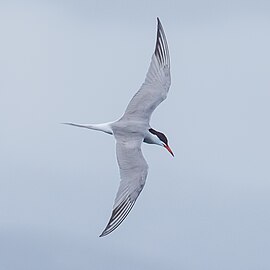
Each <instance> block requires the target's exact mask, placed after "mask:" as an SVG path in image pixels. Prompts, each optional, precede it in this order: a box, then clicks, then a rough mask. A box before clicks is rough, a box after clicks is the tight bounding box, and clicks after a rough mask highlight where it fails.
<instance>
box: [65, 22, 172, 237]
mask: <svg viewBox="0 0 270 270" xmlns="http://www.w3.org/2000/svg"><path fill="white" fill-rule="evenodd" d="M170 85H171V75H170V56H169V49H168V44H167V40H166V36H165V33H164V30H163V27H162V25H161V22H160V20H159V18H157V38H156V45H155V51H154V54H153V55H152V59H151V63H150V67H149V69H148V72H147V74H146V78H145V81H144V83H143V84H142V86H141V88H140V89H139V91H138V92H137V93H136V94H135V95H134V96H133V98H132V99H131V100H130V102H129V104H128V106H127V108H126V110H125V112H124V114H123V116H122V117H121V118H120V119H119V120H117V121H114V122H107V123H103V124H75V123H64V124H67V125H72V126H76V127H82V128H87V129H93V130H98V131H103V132H105V133H107V134H111V135H113V136H114V138H115V140H116V156H117V162H118V166H119V170H120V178H121V181H120V186H119V189H118V192H117V194H116V198H115V201H114V205H113V210H112V214H111V217H110V220H109V222H108V224H107V226H106V228H105V229H104V231H103V232H102V233H101V235H100V237H102V236H105V235H108V234H109V233H111V232H112V231H114V230H115V229H116V228H117V227H118V226H119V225H120V224H121V223H122V222H123V220H124V219H125V218H126V217H127V215H128V214H129V212H130V210H131V209H132V207H133V206H134V204H135V202H136V200H137V198H138V196H139V194H140V193H141V191H142V189H143V187H144V185H145V181H146V177H147V172H148V165H147V163H146V161H145V159H144V157H143V154H142V150H141V144H142V142H144V143H148V144H156V145H159V146H162V147H164V148H166V149H167V150H168V151H169V152H170V154H171V155H172V156H174V154H173V152H172V150H171V148H170V147H169V144H168V139H167V137H166V136H165V135H164V134H163V133H162V132H160V131H157V130H155V129H153V128H152V127H151V126H150V124H149V121H150V117H151V115H152V113H153V111H154V110H155V109H156V107H157V106H158V105H159V104H160V103H161V102H162V101H163V100H164V99H166V97H167V93H168V91H169V88H170Z"/></svg>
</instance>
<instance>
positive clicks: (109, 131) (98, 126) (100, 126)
mask: <svg viewBox="0 0 270 270" xmlns="http://www.w3.org/2000/svg"><path fill="white" fill-rule="evenodd" d="M61 124H64V125H70V126H74V127H81V128H88V129H93V130H98V131H103V132H105V133H107V134H110V135H113V131H112V127H111V123H103V124H76V123H61Z"/></svg>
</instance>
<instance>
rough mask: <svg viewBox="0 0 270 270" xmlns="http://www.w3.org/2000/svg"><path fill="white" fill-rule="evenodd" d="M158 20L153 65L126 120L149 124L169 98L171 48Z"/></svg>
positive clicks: (127, 109)
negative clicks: (158, 108) (164, 101)
mask: <svg viewBox="0 0 270 270" xmlns="http://www.w3.org/2000/svg"><path fill="white" fill-rule="evenodd" d="M157 20H158V26H157V40H156V47H155V51H154V54H153V56H152V60H151V64H150V67H149V69H148V72H147V75H146V78H145V81H144V83H143V85H142V86H141V88H140V90H139V91H138V92H137V93H136V94H135V95H134V96H133V98H132V99H131V101H130V102H129V104H128V106H127V108H126V111H125V113H124V115H123V118H124V119H129V120H131V119H133V120H141V121H147V122H149V120H150V117H151V114H152V112H153V111H154V110H155V108H156V107H157V106H158V105H159V104H160V103H161V102H162V101H163V100H164V99H165V98H166V97H167V93H168V91H169V88H170V85H171V75H170V56H169V48H168V44H167V40H166V36H165V33H164V30H163V27H162V25H161V22H160V20H159V19H157Z"/></svg>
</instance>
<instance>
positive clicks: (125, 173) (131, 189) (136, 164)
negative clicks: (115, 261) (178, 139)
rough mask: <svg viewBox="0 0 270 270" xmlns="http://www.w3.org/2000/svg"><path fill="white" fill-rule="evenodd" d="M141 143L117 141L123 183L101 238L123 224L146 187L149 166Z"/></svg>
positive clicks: (117, 153) (140, 141)
mask: <svg viewBox="0 0 270 270" xmlns="http://www.w3.org/2000/svg"><path fill="white" fill-rule="evenodd" d="M141 143H142V140H140V139H137V140H131V141H128V142H124V141H120V140H117V143H116V156H117V161H118V165H119V170H120V177H121V182H120V186H119V189H118V192H117V195H116V198H115V202H114V206H113V211H112V215H111V218H110V220H109V222H108V224H107V226H106V228H105V229H104V231H103V232H102V234H101V235H100V237H101V236H105V235H107V234H109V233H111V232H112V231H114V230H115V229H116V228H117V227H118V226H119V225H120V224H121V223H122V222H123V220H124V219H125V218H126V216H127V215H128V214H129V212H130V210H131V209H132V207H133V205H134V204H135V202H136V199H137V198H138V196H139V194H140V193H141V191H142V189H143V187H144V184H145V180H146V177H147V171H148V165H147V163H146V161H145V159H144V157H143V154H142V151H141Z"/></svg>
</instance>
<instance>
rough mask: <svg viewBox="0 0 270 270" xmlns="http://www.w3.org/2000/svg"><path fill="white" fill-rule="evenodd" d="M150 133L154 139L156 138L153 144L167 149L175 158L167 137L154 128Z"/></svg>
mask: <svg viewBox="0 0 270 270" xmlns="http://www.w3.org/2000/svg"><path fill="white" fill-rule="evenodd" d="M149 132H150V133H151V134H152V135H154V138H155V139H154V141H153V142H152V143H154V144H158V145H161V146H163V147H165V148H166V149H167V150H168V151H169V152H170V154H171V155H172V156H173V157H174V154H173V151H172V149H171V148H170V146H169V144H168V139H167V137H166V136H165V135H164V134H163V133H162V132H159V131H156V130H154V129H153V128H150V129H149Z"/></svg>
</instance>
